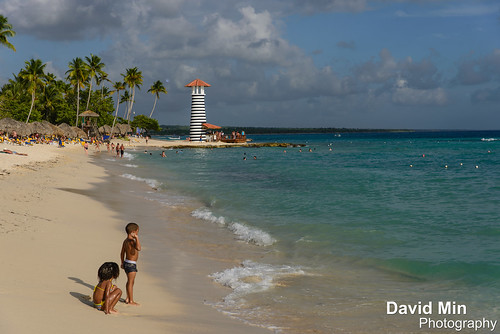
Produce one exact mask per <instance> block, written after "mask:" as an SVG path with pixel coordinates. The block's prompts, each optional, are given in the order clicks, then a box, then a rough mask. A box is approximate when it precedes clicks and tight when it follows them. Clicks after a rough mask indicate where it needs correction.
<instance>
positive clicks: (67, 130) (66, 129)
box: [59, 123, 76, 138]
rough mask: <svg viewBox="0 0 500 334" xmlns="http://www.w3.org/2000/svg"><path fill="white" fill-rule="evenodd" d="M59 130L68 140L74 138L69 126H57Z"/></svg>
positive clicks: (74, 135) (64, 124)
mask: <svg viewBox="0 0 500 334" xmlns="http://www.w3.org/2000/svg"><path fill="white" fill-rule="evenodd" d="M59 129H61V130H62V131H63V133H64V135H65V136H66V137H68V138H75V137H76V133H75V131H74V130H73V128H72V127H71V126H69V125H68V124H66V123H62V124H59Z"/></svg>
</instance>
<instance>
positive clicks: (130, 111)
mask: <svg viewBox="0 0 500 334" xmlns="http://www.w3.org/2000/svg"><path fill="white" fill-rule="evenodd" d="M134 98H135V86H134V87H133V88H132V101H130V110H129V113H128V124H130V116H131V114H132V108H133V107H134Z"/></svg>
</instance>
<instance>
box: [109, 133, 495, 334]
mask: <svg viewBox="0 0 500 334" xmlns="http://www.w3.org/2000/svg"><path fill="white" fill-rule="evenodd" d="M250 137H252V138H253V139H254V140H255V141H266V142H268V141H269V142H275V141H281V142H292V143H302V144H306V145H307V146H306V147H303V148H301V149H299V148H286V149H283V148H258V149H256V148H252V149H250V148H226V149H213V150H212V149H185V150H167V151H166V153H167V157H166V158H161V156H160V153H161V150H158V149H153V150H149V151H148V152H144V151H142V150H141V151H139V150H137V151H131V150H127V153H126V157H125V159H123V160H117V161H114V158H111V159H110V160H113V161H109V163H110V164H115V165H118V166H116V170H115V172H116V173H117V175H119V176H120V177H121V178H122V179H123V180H124V181H125V182H131V184H134V183H136V184H141V187H142V185H146V186H147V187H146V188H147V189H148V191H144V193H143V194H142V193H141V196H144V198H148V199H149V200H150V201H152V203H157V205H158V206H163V207H168V208H177V209H179V210H184V211H185V212H186V213H187V215H186V216H185V218H184V219H186V220H189V221H192V223H193V224H194V225H192V226H191V227H190V228H192V229H194V230H190V231H189V233H193V234H197V233H199V231H196V229H199V227H200V225H197V224H199V223H202V224H206V226H207V228H209V229H214V230H217V231H220V230H223V231H226V232H225V233H226V235H228V236H232V238H233V239H234V241H233V242H232V243H231V244H225V246H224V247H220V248H218V247H216V246H215V245H217V244H218V240H217V238H220V237H221V235H218V234H215V235H212V234H209V236H207V238H215V239H213V240H206V244H207V247H209V246H208V245H211V246H210V249H207V250H206V251H207V252H210V256H211V257H215V258H217V257H220V258H224V259H226V258H229V259H230V258H231V256H230V254H231V252H235V254H236V253H237V254H238V256H237V257H235V259H238V260H240V259H241V261H240V264H239V265H232V264H229V263H228V267H227V268H226V269H225V270H220V271H216V272H213V273H212V274H211V275H210V278H209V279H212V280H214V281H216V282H218V283H219V284H223V285H225V286H228V287H230V289H231V290H230V291H229V293H228V295H227V296H226V297H225V298H224V299H223V300H210V301H207V304H208V305H211V306H213V307H216V308H217V309H219V310H220V311H222V312H225V313H227V314H228V315H230V316H232V317H236V318H238V319H241V320H242V321H245V322H249V323H252V324H256V325H260V326H264V327H267V328H270V329H273V330H274V331H276V332H285V333H306V332H315V333H332V332H334V333H343V332H349V333H351V332H356V333H364V332H366V333H373V332H380V333H389V332H394V333H402V332H403V333H411V332H419V333H422V332H425V329H420V328H419V326H418V319H417V318H415V317H414V316H404V315H392V316H390V315H387V314H386V313H387V312H386V302H387V301H388V300H395V301H397V302H398V303H407V304H417V303H418V302H419V301H421V302H422V303H428V302H429V301H434V303H435V304H437V302H438V301H456V302H457V303H459V304H464V305H467V309H468V314H467V316H466V317H465V318H464V316H463V315H462V316H459V317H458V319H469V318H471V317H472V318H474V317H480V318H482V317H486V318H488V317H489V318H491V319H494V318H495V319H496V318H500V317H499V314H498V310H497V308H496V306H495V305H496V297H495V296H496V295H498V293H499V292H500V278H499V277H500V275H499V274H500V263H499V261H500V260H499V259H500V257H499V255H500V243H499V242H498V237H499V235H500V228H499V227H498V222H499V216H500V215H499V213H500V212H499V210H500V209H499V207H500V173H499V168H498V166H499V165H500V158H499V154H498V151H499V139H500V133H499V132H432V133H420V132H418V133H375V134H342V135H341V136H340V137H338V136H335V135H333V134H322V135H310V134H309V135H293V136H291V135H290V136H250ZM254 156H255V157H256V159H254ZM244 157H246V160H244ZM196 226H198V227H196ZM197 240H198V242H197V246H196V247H199V249H201V251H200V252H202V249H203V242H202V241H203V237H201V238H200V237H199V239H197ZM243 245H245V246H244V247H243ZM242 249H244V251H243V252H242ZM245 252H248V253H245ZM228 253H229V256H228ZM245 254H247V256H245ZM207 279H208V278H207ZM435 317H436V318H437V315H435ZM429 331H432V330H429ZM452 331H453V330H452Z"/></svg>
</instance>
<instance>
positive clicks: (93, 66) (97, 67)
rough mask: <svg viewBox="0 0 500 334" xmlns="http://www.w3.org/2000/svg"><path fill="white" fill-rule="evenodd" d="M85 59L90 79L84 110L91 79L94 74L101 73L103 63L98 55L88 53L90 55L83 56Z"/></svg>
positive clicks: (90, 91)
mask: <svg viewBox="0 0 500 334" xmlns="http://www.w3.org/2000/svg"><path fill="white" fill-rule="evenodd" d="M85 60H86V61H87V63H86V64H85V65H86V67H87V74H88V78H89V79H90V85H89V97H88V98H87V107H86V110H88V109H89V103H90V94H91V93H92V81H93V79H94V77H95V76H97V75H100V74H101V73H103V71H102V69H103V68H104V63H102V62H101V58H100V57H98V56H96V55H93V54H90V57H85Z"/></svg>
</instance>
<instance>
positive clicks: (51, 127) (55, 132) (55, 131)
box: [40, 121, 64, 136]
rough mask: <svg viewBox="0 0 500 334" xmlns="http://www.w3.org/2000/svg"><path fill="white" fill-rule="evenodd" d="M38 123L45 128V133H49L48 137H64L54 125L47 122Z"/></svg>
mask: <svg viewBox="0 0 500 334" xmlns="http://www.w3.org/2000/svg"><path fill="white" fill-rule="evenodd" d="M40 123H42V125H43V126H45V128H47V131H49V132H48V134H49V135H55V136H64V133H63V132H62V131H61V129H59V128H58V127H57V125H54V124H52V123H50V122H49V121H41V122H40Z"/></svg>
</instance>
